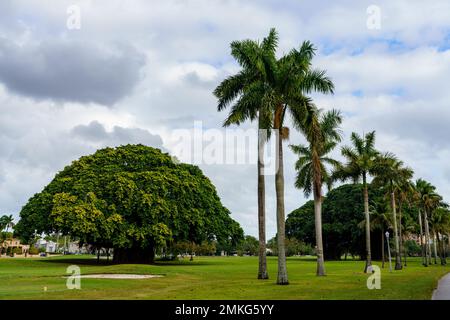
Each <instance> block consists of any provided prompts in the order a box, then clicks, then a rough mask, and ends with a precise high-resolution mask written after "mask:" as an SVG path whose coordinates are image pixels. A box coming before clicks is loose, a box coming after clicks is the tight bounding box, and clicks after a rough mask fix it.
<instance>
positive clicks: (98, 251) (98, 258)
mask: <svg viewBox="0 0 450 320" xmlns="http://www.w3.org/2000/svg"><path fill="white" fill-rule="evenodd" d="M97 263H100V248H97Z"/></svg>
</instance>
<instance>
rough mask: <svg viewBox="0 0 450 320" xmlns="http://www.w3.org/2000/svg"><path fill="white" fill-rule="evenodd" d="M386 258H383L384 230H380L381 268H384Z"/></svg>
mask: <svg viewBox="0 0 450 320" xmlns="http://www.w3.org/2000/svg"><path fill="white" fill-rule="evenodd" d="M385 260H386V258H385V256H384V228H381V261H382V263H381V267H382V268H384V262H385Z"/></svg>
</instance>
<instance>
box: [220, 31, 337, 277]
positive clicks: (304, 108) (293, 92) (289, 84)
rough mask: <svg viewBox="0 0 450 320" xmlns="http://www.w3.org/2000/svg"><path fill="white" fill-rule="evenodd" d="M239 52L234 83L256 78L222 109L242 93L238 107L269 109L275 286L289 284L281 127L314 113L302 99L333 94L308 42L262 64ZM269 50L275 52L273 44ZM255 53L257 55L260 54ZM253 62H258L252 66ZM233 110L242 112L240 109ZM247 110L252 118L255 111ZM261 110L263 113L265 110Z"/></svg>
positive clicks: (284, 133) (283, 131)
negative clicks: (260, 103)
mask: <svg viewBox="0 0 450 320" xmlns="http://www.w3.org/2000/svg"><path fill="white" fill-rule="evenodd" d="M274 32H275V31H274ZM245 43H246V44H245V45H246V46H250V47H252V46H253V47H254V46H255V44H254V43H253V44H252V41H250V40H247V41H245ZM239 48H240V47H239V46H238V49H237V50H236V51H235V53H234V54H235V55H236V58H237V60H238V62H239V63H240V64H241V65H242V66H243V67H244V68H243V71H242V73H243V74H244V75H236V77H237V78H238V79H237V80H235V81H234V82H235V83H239V82H244V83H248V82H247V80H248V79H254V78H255V77H256V78H257V80H256V83H255V82H253V81H250V83H252V84H251V85H242V84H241V86H242V87H240V86H239V85H237V88H238V89H237V90H234V92H235V94H234V95H230V96H229V97H230V98H229V99H224V101H225V102H226V103H225V104H224V105H226V104H227V103H229V102H230V101H231V100H233V99H234V98H236V97H237V96H238V95H239V93H244V94H243V95H242V96H241V99H239V100H243V102H242V103H241V105H243V106H245V105H248V101H249V100H250V101H252V103H250V104H253V102H254V101H255V100H257V101H258V100H259V101H261V99H262V98H261V97H263V99H262V100H263V101H264V103H263V104H264V105H265V106H266V107H267V109H270V116H268V118H270V119H271V120H272V121H271V122H272V128H273V129H275V136H276V137H275V138H276V142H277V147H278V150H277V157H276V167H277V170H276V173H275V191H276V203H277V246H278V275H277V284H288V283H289V281H288V277H287V268H286V252H285V209H284V173H283V140H285V139H287V138H288V136H289V130H288V128H286V127H284V119H285V114H286V112H288V113H290V114H291V115H292V117H293V118H294V119H295V121H296V123H302V121H303V120H302V119H305V117H306V115H307V114H308V113H310V112H313V111H312V110H313V109H314V107H313V106H312V105H311V100H310V99H309V98H308V97H306V96H305V95H306V94H309V93H311V92H313V91H316V92H321V93H332V92H333V89H334V85H333V83H332V81H331V80H330V79H329V78H328V77H327V76H326V75H325V71H322V70H314V69H312V63H311V61H312V58H313V56H314V55H315V48H314V47H313V45H312V44H311V43H310V42H309V41H305V42H303V44H302V45H301V46H300V49H298V50H297V49H292V50H291V51H290V52H289V53H288V54H286V55H284V56H282V57H281V58H280V59H278V60H276V59H274V58H273V55H272V54H268V55H262V57H263V60H262V61H261V60H259V59H258V58H255V55H250V56H246V55H243V56H242V57H241V55H240V54H239V53H240V50H239ZM271 48H272V49H273V51H275V49H276V43H275V44H274V45H273V46H272V47H271ZM255 51H256V52H258V51H259V50H255ZM256 56H258V55H256ZM255 60H256V61H261V62H258V63H256V65H255V66H253V61H255ZM239 79H240V80H239ZM256 88H257V89H256ZM255 92H257V93H255ZM253 93H255V94H253ZM255 97H256V98H255ZM219 99H220V98H219ZM219 109H220V104H219ZM236 109H240V110H242V108H240V107H237V108H236ZM243 109H246V108H243ZM250 109H251V110H253V111H252V112H253V114H255V112H254V109H253V108H250ZM264 109H265V110H266V108H264ZM237 114H239V113H237ZM231 120H233V117H231Z"/></svg>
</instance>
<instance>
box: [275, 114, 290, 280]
mask: <svg viewBox="0 0 450 320" xmlns="http://www.w3.org/2000/svg"><path fill="white" fill-rule="evenodd" d="M279 123H280V125H279V127H278V128H277V129H278V132H277V133H276V135H277V138H278V157H277V159H278V161H277V168H276V170H277V171H276V174H275V190H276V197H277V239H278V278H277V284H281V285H285V284H289V281H288V276H287V269H286V252H285V240H284V239H285V216H284V175H283V137H282V133H281V129H282V127H281V121H280V120H279Z"/></svg>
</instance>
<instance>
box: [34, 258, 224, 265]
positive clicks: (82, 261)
mask: <svg viewBox="0 0 450 320" xmlns="http://www.w3.org/2000/svg"><path fill="white" fill-rule="evenodd" d="M36 262H41V263H42V262H45V263H60V264H69V265H71V264H75V265H85V266H86V265H87V266H115V265H126V264H128V263H113V262H112V261H111V260H110V261H109V262H108V261H107V260H105V259H100V260H99V261H97V258H96V257H84V258H67V256H66V257H64V256H63V257H50V258H46V259H42V260H36ZM221 264H222V263H220V262H215V261H195V260H194V261H189V260H177V261H175V260H174V261H170V260H155V262H154V263H151V264H146V263H142V264H141V263H140V264H135V265H149V266H189V267H191V266H208V265H221Z"/></svg>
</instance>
